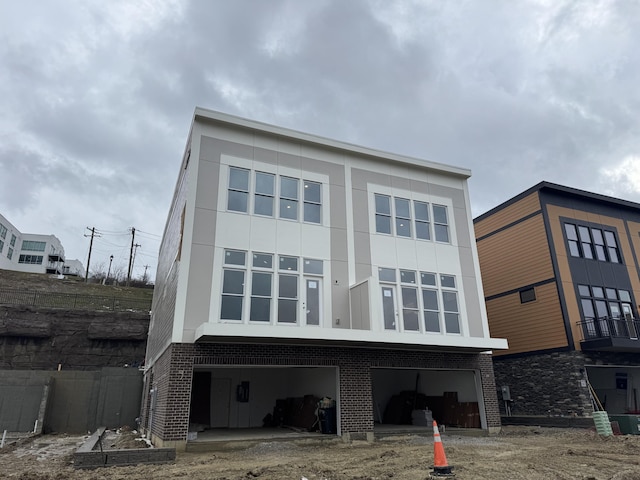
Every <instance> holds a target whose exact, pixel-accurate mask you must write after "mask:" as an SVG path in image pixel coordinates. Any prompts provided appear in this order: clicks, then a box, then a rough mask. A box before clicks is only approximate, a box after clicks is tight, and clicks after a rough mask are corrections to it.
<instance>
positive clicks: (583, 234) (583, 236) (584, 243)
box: [578, 226, 593, 259]
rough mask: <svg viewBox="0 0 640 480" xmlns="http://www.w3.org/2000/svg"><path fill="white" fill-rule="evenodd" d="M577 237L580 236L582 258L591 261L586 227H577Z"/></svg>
mask: <svg viewBox="0 0 640 480" xmlns="http://www.w3.org/2000/svg"><path fill="white" fill-rule="evenodd" d="M578 235H579V236H580V246H581V247H582V255H583V256H584V258H589V259H593V248H592V246H591V235H589V229H588V228H587V227H582V226H580V227H578Z"/></svg>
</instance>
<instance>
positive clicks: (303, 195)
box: [227, 167, 322, 223]
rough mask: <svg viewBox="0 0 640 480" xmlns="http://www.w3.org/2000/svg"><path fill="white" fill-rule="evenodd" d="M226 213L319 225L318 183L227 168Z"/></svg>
mask: <svg viewBox="0 0 640 480" xmlns="http://www.w3.org/2000/svg"><path fill="white" fill-rule="evenodd" d="M276 199H277V202H278V203H277V206H276V205H275V203H276ZM301 200H302V202H301ZM301 205H302V210H301ZM227 210H229V211H232V212H241V213H250V212H253V214H254V215H261V216H265V217H276V216H277V218H282V219H286V220H294V221H300V220H302V221H304V222H307V223H322V184H321V183H318V182H312V181H309V180H303V181H300V180H299V179H297V178H293V177H286V176H278V175H275V174H273V173H267V172H252V171H251V170H248V169H245V168H237V167H229V185H228V192H227Z"/></svg>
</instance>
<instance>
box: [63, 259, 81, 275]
mask: <svg viewBox="0 0 640 480" xmlns="http://www.w3.org/2000/svg"><path fill="white" fill-rule="evenodd" d="M62 270H63V273H64V274H65V275H69V276H72V277H84V274H85V271H84V267H83V266H82V262H81V261H80V260H77V259H76V260H65V262H64V267H63V268H62Z"/></svg>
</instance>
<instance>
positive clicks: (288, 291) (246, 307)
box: [220, 250, 323, 326]
mask: <svg viewBox="0 0 640 480" xmlns="http://www.w3.org/2000/svg"><path fill="white" fill-rule="evenodd" d="M224 255H225V257H224V266H223V280H222V305H221V313H220V318H221V320H227V321H229V320H231V321H239V322H242V321H245V320H246V319H247V318H248V320H249V321H250V322H260V323H274V321H275V322H277V323H280V324H300V323H304V324H305V325H311V326H315V325H320V323H321V318H322V308H321V307H322V276H323V261H322V260H316V259H309V258H303V259H302V263H301V262H300V260H301V259H300V258H299V257H294V256H288V255H279V256H277V257H276V256H274V255H273V254H271V253H259V252H254V253H253V254H250V257H251V261H250V262H249V265H247V261H246V258H247V252H244V251H237V250H225V254H224Z"/></svg>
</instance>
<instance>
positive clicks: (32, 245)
mask: <svg viewBox="0 0 640 480" xmlns="http://www.w3.org/2000/svg"><path fill="white" fill-rule="evenodd" d="M46 246H47V242H35V241H32V240H23V241H22V251H23V252H44V249H45V247H46Z"/></svg>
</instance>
